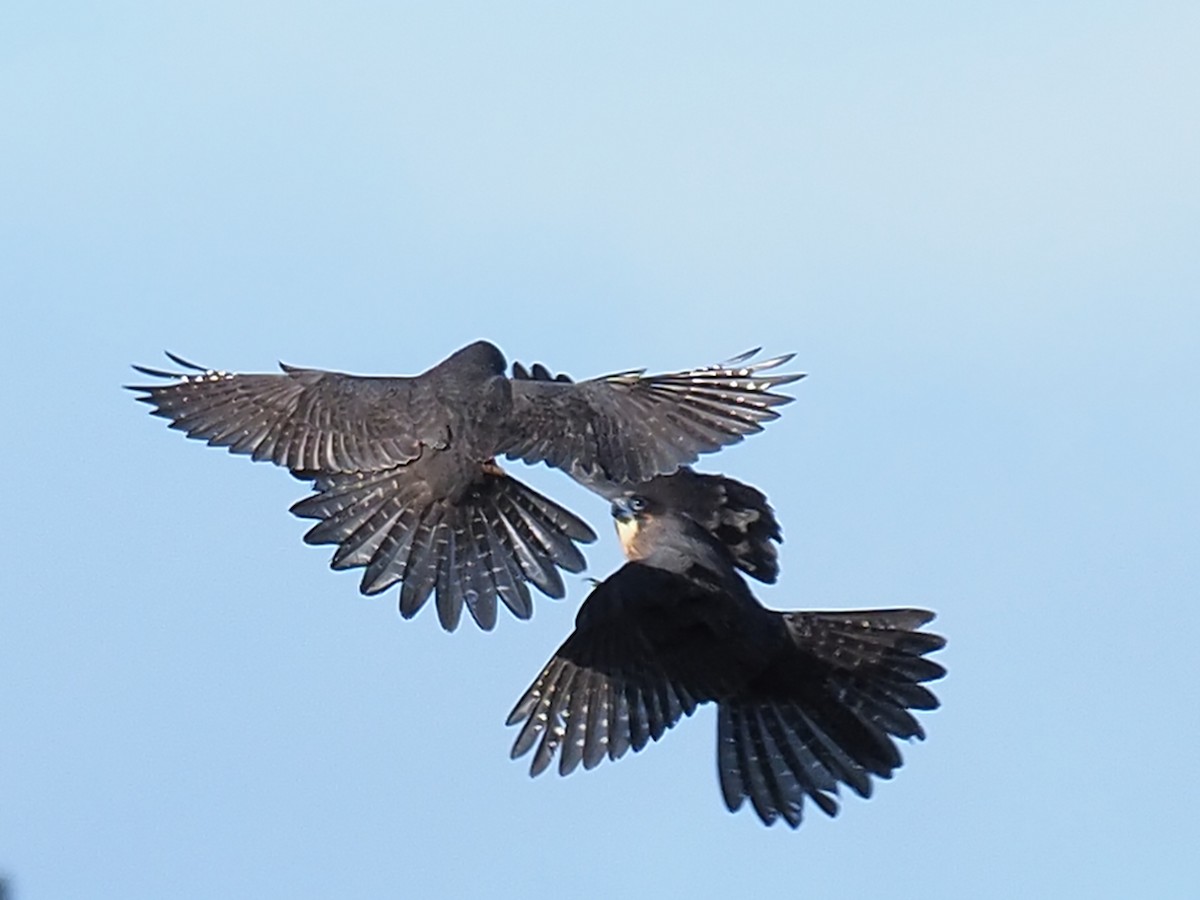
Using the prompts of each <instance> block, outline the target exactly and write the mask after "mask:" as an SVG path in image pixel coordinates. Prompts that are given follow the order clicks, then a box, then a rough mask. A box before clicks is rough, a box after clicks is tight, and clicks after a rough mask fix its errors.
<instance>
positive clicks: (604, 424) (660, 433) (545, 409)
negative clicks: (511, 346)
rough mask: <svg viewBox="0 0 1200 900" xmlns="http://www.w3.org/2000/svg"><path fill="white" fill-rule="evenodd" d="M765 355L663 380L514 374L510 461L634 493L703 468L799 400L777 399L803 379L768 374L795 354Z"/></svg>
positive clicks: (538, 371) (538, 370) (537, 370)
mask: <svg viewBox="0 0 1200 900" xmlns="http://www.w3.org/2000/svg"><path fill="white" fill-rule="evenodd" d="M757 352H758V351H757V350H755V351H751V352H750V353H744V354H742V355H741V356H738V357H735V358H734V359H732V360H730V361H728V362H726V363H721V364H719V365H715V366H707V367H705V368H702V369H689V370H687V371H683V372H671V373H668V374H664V375H645V374H644V372H643V371H641V370H639V371H632V372H621V373H617V374H614V375H606V376H604V377H601V378H594V379H591V380H589V381H581V382H572V381H569V380H562V379H563V377H562V376H558V377H551V376H550V374H549V372H548V371H547V370H546V369H545V368H544V367H540V366H535V367H534V370H533V373H532V375H531V374H530V373H528V372H526V371H525V369H524V368H523V367H519V366H514V369H513V382H512V393H513V410H512V422H511V428H512V434H511V436H510V441H509V443H508V444H507V445H506V446H505V450H506V452H507V454H508V456H509V458H510V459H521V460H524V461H525V462H528V463H537V462H546V463H548V464H549V465H551V466H554V467H556V468H559V469H563V470H564V471H566V472H568V473H570V474H571V475H573V476H574V477H577V478H579V479H580V480H583V481H587V480H588V479H589V478H601V479H605V480H608V481H615V482H620V483H629V484H636V483H638V482H642V481H647V480H648V479H650V478H653V477H654V476H655V475H659V474H662V473H666V472H673V471H675V469H677V468H678V467H679V466H681V465H685V464H688V463H692V462H695V460H696V459H697V458H698V457H699V455H700V454H702V453H711V452H713V451H715V450H719V449H720V448H722V447H724V446H727V445H729V444H732V443H736V442H737V441H740V440H742V438H743V437H745V436H746V435H747V434H754V433H755V432H758V431H761V430H762V427H763V423H764V422H767V421H770V420H772V419H775V418H778V417H779V413H778V412H776V411H775V407H778V406H781V405H783V404H785V403H788V402H790V401H791V400H792V398H791V397H788V396H785V395H783V394H777V393H774V392H773V389H774V388H776V387H779V386H780V385H784V384H789V383H791V382H793V381H797V380H799V379H800V378H802V377H803V375H800V374H768V373H769V372H770V370H772V369H775V368H777V367H778V366H781V365H783V364H784V363H786V362H787V361H788V360H790V359H791V358H792V356H791V354H788V355H786V356H779V357H775V358H774V359H767V360H763V361H762V362H757V363H750V362H749V359H750V358H751V357H752V356H753V355H754V354H755V353H757Z"/></svg>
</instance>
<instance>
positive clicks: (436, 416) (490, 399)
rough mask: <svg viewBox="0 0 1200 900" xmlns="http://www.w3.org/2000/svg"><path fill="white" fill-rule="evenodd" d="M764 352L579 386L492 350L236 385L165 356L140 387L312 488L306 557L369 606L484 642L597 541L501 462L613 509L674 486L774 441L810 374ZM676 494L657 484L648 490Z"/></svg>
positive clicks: (522, 614) (305, 512)
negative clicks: (379, 601)
mask: <svg viewBox="0 0 1200 900" xmlns="http://www.w3.org/2000/svg"><path fill="white" fill-rule="evenodd" d="M757 352H758V351H752V352H750V353H746V354H742V355H741V356H738V357H735V358H733V359H731V360H729V361H727V362H725V363H721V364H719V365H714V366H706V367H703V368H698V369H689V370H685V371H680V372H671V373H667V374H662V375H646V374H645V370H634V371H625V372H618V373H615V374H612V375H605V376H602V377H599V378H592V379H588V380H585V381H579V382H576V381H573V380H571V379H570V378H568V377H567V376H565V375H551V374H550V372H549V370H547V369H546V368H545V367H544V366H541V365H536V366H534V367H533V368H532V370H527V369H525V367H523V366H521V365H520V364H514V366H513V375H512V377H509V376H507V375H506V360H505V358H504V355H503V354H502V353H501V352H500V350H499V349H498V348H496V347H495V346H494V345H492V344H490V343H488V342H486V341H476V342H475V343H472V344H469V345H468V346H466V347H463V348H462V349H461V350H458V351H456V352H455V353H453V354H452V355H451V356H449V357H448V358H446V359H445V360H443V361H442V362H440V363H438V364H437V365H436V366H434V367H432V368H431V369H429V370H428V371H426V372H423V373H421V374H420V375H415V376H408V377H365V376H359V375H349V374H344V373H341V372H330V371H324V370H321V369H307V368H299V367H295V366H288V365H283V364H281V365H280V368H281V369H282V372H281V373H278V374H238V373H232V372H224V371H220V370H214V369H206V368H204V367H202V366H198V365H196V364H194V363H191V362H188V361H187V360H185V359H182V358H180V357H178V356H175V355H173V354H170V353H168V354H167V356H168V357H169V358H170V359H171V360H172V362H174V363H175V364H176V365H178V366H180V367H181V369H182V371H165V370H161V369H154V368H147V367H145V366H134V368H135V369H136V370H137V371H139V372H141V373H142V374H144V375H148V376H151V377H154V378H160V379H164V380H166V381H167V382H169V383H166V384H154V385H138V386H130V389H131V390H133V391H136V392H138V394H139V396H138V398H137V399H139V400H141V401H143V402H145V403H148V404H150V405H151V406H152V407H153V409H152V414H153V415H157V416H161V417H163V418H166V419H168V420H169V421H170V427H172V428H176V429H179V430H181V431H183V432H185V434H186V435H187V436H188V437H191V438H195V439H198V440H203V441H207V443H208V444H209V445H211V446H217V447H226V448H228V450H229V451H230V452H231V453H240V454H246V455H249V456H250V458H251V459H253V460H256V461H259V460H266V461H270V462H273V463H275V464H276V465H279V466H282V467H285V468H287V469H288V470H289V471H290V472H291V473H292V474H293V475H294V476H296V477H297V478H299V479H302V480H306V481H311V482H312V485H313V490H314V493H313V494H312V495H311V496H309V497H306V498H304V499H303V500H300V501H299V502H298V503H296V504H295V505H293V506H292V509H291V511H292V512H293V513H294V514H295V515H297V516H299V517H301V518H310V519H316V520H318V523H317V524H316V525H315V526H313V527H312V528H311V529H310V530H309V531H308V533H307V534H306V535H305V536H304V539H305V541H306V542H307V543H310V544H335V545H337V549H336V551H335V552H334V554H333V558H332V561H331V566H332V567H333V568H334V569H348V568H356V567H361V568H363V569H364V572H363V575H362V580H361V582H360V585H359V589H360V590H361V591H362V593H364V594H377V593H380V592H382V591H385V590H387V589H388V588H390V587H392V586H394V585H396V584H399V585H400V600H399V607H400V613H401V614H402V615H403V616H404V617H405V618H411V617H412V616H414V615H416V613H417V612H418V611H419V610H420V609H421V608H422V607H423V606H424V605H425V604H426V603H427V601H428V600H429V598H430V597H431V596H436V601H435V605H436V608H437V613H438V619H439V621H440V623H441V625H442V627H443V628H445V629H446V630H448V631H452V630H454V629H455V628H456V627H457V626H458V624H459V621H460V620H461V617H462V611H463V608H464V607H466V609H467V610H468V612H469V613H470V615H471V617H472V618H473V619H474V620H475V622H476V623H477V624H478V625H479V626H480V627H481V628H483V629H485V630H488V629H491V628H493V627H494V626H495V623H496V618H497V608H498V603H497V601H498V600H499V601H500V603H503V605H504V606H506V607H508V609H509V610H510V611H511V612H512V613H513V614H514V615H516V616H517V618H521V619H526V618H529V616H530V615H532V611H533V605H532V601H531V598H530V593H529V588H528V584H533V585H534V586H535V587H537V588H538V589H539V590H540V591H541V592H542V593H544V594H546V595H547V596H550V597H554V598H558V597H562V596H564V594H565V587H564V585H563V581H562V576H561V575H560V573H559V570H560V569H561V570H564V571H567V572H580V571H582V570H583V569H584V567H585V563H584V558H583V555H582V553H581V552H580V550H579V547H578V546H577V544H582V543H588V542H591V541H593V540H595V537H596V535H595V533H594V532H593V531H592V529H591V528H589V527H588V525H587V523H586V522H584V521H583V520H582V519H580V518H579V517H578V516H576V515H575V514H574V513H572V512H570V511H569V510H567V509H565V508H564V507H562V506H560V505H559V504H557V503H555V502H554V501H553V500H550V499H549V498H547V497H545V496H543V495H541V494H540V493H538V492H536V491H534V490H532V489H530V488H529V487H527V486H526V485H524V484H522V483H521V482H520V481H518V480H516V479H515V478H513V477H512V476H511V475H509V474H508V473H507V472H506V471H505V470H504V469H503V468H501V466H500V465H499V464H498V463H497V461H496V460H497V458H498V457H502V456H506V457H507V458H509V459H517V460H521V461H524V462H526V463H538V462H544V463H547V464H548V465H550V466H554V467H556V468H559V469H562V470H564V471H566V472H567V473H568V474H569V475H571V477H573V478H575V479H576V480H577V481H579V482H581V483H583V484H585V485H587V486H589V487H590V488H591V489H592V490H595V491H597V492H600V493H602V494H604V495H605V496H617V495H618V494H620V493H621V492H623V491H627V490H628V489H630V488H632V487H636V486H638V485H642V484H644V483H646V482H651V481H654V480H655V479H657V478H658V477H659V476H663V475H671V474H672V473H676V472H677V471H679V470H680V467H681V466H686V465H688V464H690V463H692V462H694V461H695V460H696V459H697V458H698V457H699V456H700V455H701V454H704V453H711V452H714V451H716V450H719V449H720V448H722V447H724V446H727V445H729V444H732V443H735V442H737V441H740V440H742V439H743V437H745V436H746V435H748V434H753V433H755V432H758V431H761V430H762V427H763V424H764V423H765V422H767V421H770V420H772V419H775V418H777V417H778V415H779V413H778V412H777V411H776V407H778V406H781V405H782V404H784V403H788V402H790V401H791V399H792V398H791V397H789V396H786V395H783V394H779V393H776V392H775V390H774V389H775V388H777V387H779V386H781V385H784V384H788V383H791V382H794V381H796V380H798V379H800V378H802V377H803V376H802V375H800V374H780V373H776V372H774V371H773V370H775V369H776V368H777V367H779V366H781V365H783V364H784V363H786V362H787V361H788V360H790V359H791V355H790V354H789V355H786V356H780V357H775V358H773V359H766V360H762V361H758V362H753V361H752V358H753V356H754V355H755V354H756V353H757ZM693 476H694V477H695V478H696V479H699V480H700V481H698V482H697V483H700V482H701V481H703V479H704V477H705V476H699V475H696V474H695V473H691V472H688V473H686V474H684V473H682V472H681V473H680V479H679V483H682V481H683V480H684V479H688V478H690V477H693ZM679 489H680V488H679V487H678V486H676V487H672V484H671V483H670V482H668V483H667V484H666V485H665V486H664V485H663V483H662V482H656V487H655V488H651V489H650V490H665V491H671V490H679ZM705 489H706V490H710V491H711V490H715V489H717V488H716V487H715V486H711V485H705ZM738 502H739V501H737V499H736V498H735V499H734V501H733V502H731V503H730V506H729V508H730V509H731V510H732V509H734V508H735V507H736V506H737V503H738ZM764 502H765V501H764ZM713 517H714V519H713V527H714V528H715V527H718V526H724V527H726V533H727V534H728V535H729V536H730V537H731V538H733V539H737V538H738V534H737V533H736V530H735V531H733V532H730V531H728V527H729V524H728V523H726V522H722V521H720V520H719V518H720V515H719V513H717V512H716V511H715V510H714V511H713ZM738 524H739V527H742V526H744V527H746V528H757V529H758V531H757V532H753V533H752V532H750V531H743V532H742V537H743V538H745V539H747V540H748V541H750V542H751V543H750V544H747V550H746V553H748V554H750V555H752V556H753V555H755V554H757V555H756V556H755V559H756V561H755V562H754V563H753V564H754V565H758V566H760V567H763V569H762V570H763V571H764V572H769V571H771V569H770V566H771V564H772V562H773V558H774V556H773V554H774V549H773V547H771V545H770V541H769V540H768V539H767V538H768V537H769V535H766V533H765V532H763V531H762V529H763V528H768V527H769V526H766V525H754V523H753V522H746V521H740V523H738ZM764 545H765V547H766V548H767V549H766V550H764V549H762V548H763V546H764ZM755 547H757V548H758V549H755ZM764 554H765V555H764ZM749 558H750V557H749V556H747V557H746V559H747V560H749Z"/></svg>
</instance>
